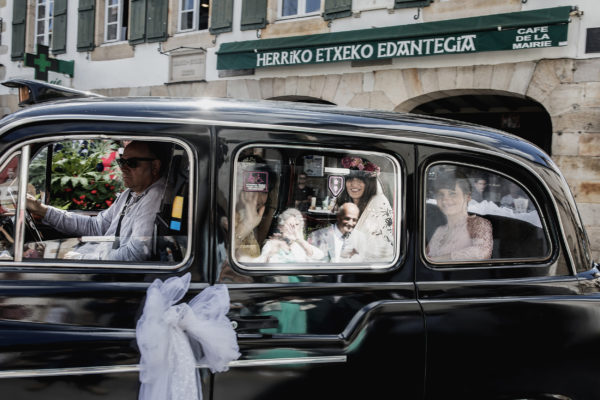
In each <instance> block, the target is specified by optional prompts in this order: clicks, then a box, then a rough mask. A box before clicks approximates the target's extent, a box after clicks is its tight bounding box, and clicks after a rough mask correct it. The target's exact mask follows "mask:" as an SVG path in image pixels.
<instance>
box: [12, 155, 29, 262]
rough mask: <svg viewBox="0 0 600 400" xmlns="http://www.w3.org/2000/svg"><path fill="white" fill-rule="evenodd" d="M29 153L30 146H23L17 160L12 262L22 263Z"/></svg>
mask: <svg viewBox="0 0 600 400" xmlns="http://www.w3.org/2000/svg"><path fill="white" fill-rule="evenodd" d="M30 153H31V146H30V145H29V144H25V145H24V146H23V147H21V158H20V159H19V182H18V186H19V189H18V195H17V207H16V209H15V220H14V224H15V226H14V228H15V245H14V249H15V254H14V258H13V260H12V262H21V261H23V245H24V244H25V213H26V212H27V209H26V199H27V197H26V194H27V184H28V183H29V179H28V175H29V157H30Z"/></svg>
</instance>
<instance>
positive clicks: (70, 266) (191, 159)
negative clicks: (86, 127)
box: [0, 133, 196, 271]
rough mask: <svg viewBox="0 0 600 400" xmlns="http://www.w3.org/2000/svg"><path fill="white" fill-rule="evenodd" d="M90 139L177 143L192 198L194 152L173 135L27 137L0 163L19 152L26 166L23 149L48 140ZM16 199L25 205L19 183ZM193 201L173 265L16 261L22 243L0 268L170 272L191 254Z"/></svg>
mask: <svg viewBox="0 0 600 400" xmlns="http://www.w3.org/2000/svg"><path fill="white" fill-rule="evenodd" d="M92 138H93V139H99V140H100V139H101V140H146V141H160V142H169V143H174V144H177V145H179V146H181V147H182V148H183V149H184V151H185V152H186V155H187V157H188V160H189V162H190V177H189V179H190V183H191V184H190V185H189V189H188V196H190V197H189V198H190V199H191V200H195V192H196V181H195V179H196V178H195V176H196V175H195V169H196V162H195V161H196V159H195V157H194V152H193V151H192V149H191V147H190V146H189V145H188V144H187V143H186V142H185V141H183V140H181V139H178V138H174V137H164V136H131V135H106V134H93V133H89V134H78V135H56V136H49V137H43V138H36V139H30V140H27V141H24V142H22V143H19V144H17V145H15V146H12V147H10V148H9V149H8V150H7V151H6V152H5V154H3V155H2V156H1V157H0V164H4V163H5V162H7V161H8V159H9V158H11V157H12V156H13V155H14V154H16V153H17V152H19V153H21V155H22V157H21V160H20V162H25V163H26V165H27V166H29V162H30V160H29V158H30V155H29V154H27V155H26V154H25V150H24V149H25V148H27V149H29V148H30V145H31V144H35V143H50V142H57V141H61V140H80V139H92ZM21 169H22V170H23V171H19V178H20V179H21V181H23V182H24V185H26V184H27V182H29V179H28V176H29V168H21ZM22 174H23V175H24V177H25V178H24V179H23V175H22ZM19 184H20V183H19ZM25 187H26V186H25ZM18 201H19V204H20V202H21V201H23V205H24V204H25V189H23V190H21V187H20V186H19V198H18ZM193 204H195V201H188V232H187V237H188V243H187V246H186V252H185V254H184V255H183V258H182V260H181V262H179V263H177V264H173V265H168V266H164V265H159V264H156V263H155V262H152V261H147V262H143V263H142V262H138V263H134V262H126V263H121V264H118V263H117V262H94V261H95V260H86V262H81V261H78V262H76V261H74V262H64V261H63V260H46V259H35V260H34V261H22V260H17V254H18V253H20V254H21V255H22V247H23V246H22V245H21V251H18V248H17V251H16V253H15V259H14V260H0V269H1V268H2V267H6V266H10V267H14V266H16V265H18V266H19V267H35V268H37V269H41V268H55V267H60V268H68V269H73V268H87V269H91V268H93V269H139V270H144V271H147V270H165V271H170V270H176V269H179V268H181V267H182V266H184V265H185V264H186V263H187V262H188V260H189V259H190V257H191V254H192V248H191V247H192V244H193V243H194V230H193V229H192V226H193V224H192V221H193ZM23 217H24V216H23ZM17 222H20V219H18V220H17ZM19 226H22V227H23V228H24V225H23V224H22V223H18V224H17V225H16V226H15V228H16V230H18V227H19ZM23 233H24V232H23ZM15 236H16V238H15V240H16V239H17V238H18V231H17V234H16V235H15Z"/></svg>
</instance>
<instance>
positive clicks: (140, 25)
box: [129, 0, 146, 44]
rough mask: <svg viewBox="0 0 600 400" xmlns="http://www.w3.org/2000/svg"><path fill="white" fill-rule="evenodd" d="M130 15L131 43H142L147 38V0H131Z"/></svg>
mask: <svg viewBox="0 0 600 400" xmlns="http://www.w3.org/2000/svg"><path fill="white" fill-rule="evenodd" d="M129 15H130V19H129V22H130V27H129V43H131V44H137V43H142V42H143V41H144V40H145V39H146V0H131V8H130V10H129Z"/></svg>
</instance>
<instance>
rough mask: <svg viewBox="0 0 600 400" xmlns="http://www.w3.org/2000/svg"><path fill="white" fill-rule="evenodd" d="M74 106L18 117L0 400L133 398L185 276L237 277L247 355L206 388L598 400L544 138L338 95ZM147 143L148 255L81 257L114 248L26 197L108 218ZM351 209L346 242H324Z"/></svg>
mask: <svg viewBox="0 0 600 400" xmlns="http://www.w3.org/2000/svg"><path fill="white" fill-rule="evenodd" d="M31 93H32V92H31V91H30V94H31ZM25 94H27V90H25ZM66 97H75V98H72V99H63V100H60V101H51V102H45V103H42V104H37V105H33V106H30V107H28V108H25V109H23V110H21V111H19V112H16V113H14V114H11V115H9V116H7V117H5V118H4V119H3V120H2V121H1V122H0V182H2V183H0V206H1V208H0V218H1V224H2V225H1V227H0V274H1V276H2V278H1V280H0V339H1V340H0V393H3V394H2V398H7V399H21V398H36V399H54V398H77V399H87V398H90V399H95V398H99V397H105V398H111V399H134V398H136V397H137V395H138V390H139V385H140V384H139V380H138V371H139V359H140V353H139V350H138V348H137V344H136V336H135V326H136V321H137V320H138V319H139V318H140V315H141V313H142V309H143V305H144V300H145V296H146V290H147V288H148V286H149V285H150V283H151V282H152V281H153V280H154V279H156V278H159V279H161V280H164V279H166V278H169V277H172V276H181V275H183V274H186V273H188V272H190V273H191V275H192V283H191V286H190V290H189V292H188V293H187V295H186V298H185V299H190V298H192V297H193V296H194V295H196V294H197V293H199V292H200V291H201V290H203V289H204V288H206V287H208V286H211V285H213V284H217V283H225V284H226V285H227V288H228V290H229V295H230V298H231V305H230V312H229V317H230V319H231V321H232V324H233V326H234V327H235V329H236V332H237V339H238V344H239V346H240V352H241V357H240V358H239V359H238V360H236V361H233V362H231V363H230V369H229V371H227V372H223V373H219V374H212V373H211V372H210V371H209V370H208V369H206V368H205V366H203V365H199V366H198V368H200V375H201V380H202V392H203V395H204V399H212V400H222V399H307V398H311V399H321V398H322V399H338V398H339V399H359V398H360V399H371V398H373V399H375V398H377V399H387V398H399V399H597V398H600V389H598V384H597V380H598V377H599V376H600V363H599V361H598V360H600V350H599V349H600V295H599V293H600V272H599V271H598V269H597V267H598V266H597V264H595V263H594V262H593V260H592V258H591V252H590V249H589V244H588V239H587V237H586V233H585V230H584V227H583V224H582V222H581V220H580V217H579V215H578V212H577V209H576V206H575V202H574V200H573V197H572V195H571V193H570V191H569V188H568V186H567V184H566V182H565V180H564V178H563V177H562V175H561V173H560V171H559V170H558V169H557V167H556V165H555V164H554V163H553V162H552V160H551V159H550V157H548V155H546V154H544V153H543V152H542V151H541V150H539V149H538V148H536V147H535V146H533V145H531V144H529V143H527V142H525V141H523V140H520V139H519V138H516V137H514V136H511V135H509V134H506V133H503V132H499V131H494V130H491V129H487V128H483V127H479V126H473V125H466V124H462V123H457V122H453V121H448V120H442V119H434V118H425V117H421V116H415V115H402V114H394V113H382V112H375V111H364V110H360V111H359V110H350V109H343V108H337V107H333V106H317V105H306V104H299V103H284V102H268V101H262V102H260V101H256V102H253V101H235V100H217V99H164V98H120V99H119V98H103V97H86V96H85V95H82V98H77V97H79V96H78V95H76V94H75V95H74V96H66ZM132 140H138V141H154V142H160V143H162V144H163V145H164V151H165V154H164V156H165V157H166V158H165V159H166V160H167V165H168V168H167V169H166V171H165V179H166V182H167V185H166V189H165V191H164V196H163V199H162V203H161V205H160V211H159V212H158V213H157V215H156V217H155V222H154V227H155V228H154V234H153V237H152V246H151V247H152V248H151V251H150V252H149V254H148V257H147V258H146V259H143V260H124V261H118V260H108V259H103V257H102V255H100V256H98V257H97V258H96V259H95V260H92V259H90V260H88V259H71V258H69V257H68V254H69V253H70V252H72V251H73V250H74V249H77V248H78V246H81V244H82V243H85V242H90V241H91V242H93V241H102V240H108V239H106V238H102V237H69V236H67V235H64V234H62V233H60V232H58V231H57V230H55V229H53V228H52V227H51V226H48V225H47V224H44V223H43V221H41V220H40V219H39V218H36V217H35V216H32V215H30V214H29V213H28V212H26V210H25V202H26V200H25V199H26V194H29V195H32V196H35V197H37V198H38V199H39V201H42V202H44V203H46V204H52V205H54V206H55V207H57V208H62V209H65V210H70V211H71V212H74V213H83V214H89V215H91V216H93V215H95V214H97V213H98V212H100V211H101V210H103V209H106V208H107V207H109V206H110V205H111V204H112V203H113V202H114V201H115V198H116V196H117V194H118V192H119V191H120V190H121V189H122V183H121V180H120V177H119V174H120V171H119V168H118V167H117V166H116V163H115V162H114V159H115V157H118V156H119V153H120V152H121V151H122V149H123V147H124V146H125V145H126V144H127V143H128V142H129V141H132ZM353 184H355V185H356V188H355V187H353V186H352V185H353ZM361 185H362V186H361ZM469 190H471V191H472V192H468V191H469ZM344 196H346V197H344ZM344 199H345V200H344ZM346 202H349V203H352V204H357V205H358V209H359V213H360V218H358V220H356V219H355V220H354V223H355V224H356V225H352V226H351V228H353V231H352V233H351V234H350V236H349V237H350V238H352V237H353V236H357V237H358V238H359V239H360V240H356V241H355V243H354V244H353V246H354V248H353V249H352V250H351V251H350V252H349V253H344V251H343V248H344V247H343V246H345V243H346V242H345V241H340V240H346V239H347V235H341V236H338V237H337V239H336V240H337V241H335V240H334V239H332V238H333V236H327V235H329V234H333V233H335V232H336V231H335V230H336V229H338V231H340V228H339V226H338V225H337V224H338V222H337V221H338V219H337V214H338V213H340V211H339V210H341V209H343V208H344V207H343V205H344V204H345V203H346ZM348 208H350V206H348ZM290 221H293V224H292V225H290ZM290 226H291V228H290ZM328 230H331V232H329V231H328ZM354 232H358V233H356V235H355V233H354ZM286 235H287V236H286ZM290 235H291V236H292V239H290ZM340 238H342V239H340ZM328 241H330V243H329V242H328ZM336 246H337V247H336ZM185 299H184V300H185Z"/></svg>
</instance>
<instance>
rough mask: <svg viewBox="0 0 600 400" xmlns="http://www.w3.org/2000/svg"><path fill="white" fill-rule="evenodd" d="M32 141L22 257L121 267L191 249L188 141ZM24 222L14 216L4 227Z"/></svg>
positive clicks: (170, 258) (169, 260) (173, 260)
mask: <svg viewBox="0 0 600 400" xmlns="http://www.w3.org/2000/svg"><path fill="white" fill-rule="evenodd" d="M27 146H28V149H29V150H30V153H31V154H32V156H31V157H30V159H29V162H28V184H27V194H26V195H27V200H26V202H25V203H26V205H27V212H26V213H25V218H24V221H23V223H24V229H23V231H24V235H23V239H22V242H21V243H22V245H23V248H22V259H23V260H24V261H28V260H46V261H52V262H56V261H61V262H63V261H65V260H66V262H72V261H73V260H75V261H77V262H79V263H81V262H82V261H81V260H85V262H86V263H87V262H92V263H98V262H100V263H102V264H110V265H112V266H114V264H117V265H116V266H120V267H123V262H124V261H127V262H131V263H139V262H142V263H155V264H160V265H176V264H178V263H180V262H181V261H183V259H184V258H185V257H186V254H187V250H188V236H189V231H188V225H189V224H188V218H189V215H190V212H189V203H190V201H189V197H190V193H189V186H190V185H189V172H190V162H189V155H190V154H191V152H190V151H188V150H186V149H185V148H184V147H183V146H181V145H179V144H176V143H173V142H170V141H166V140H165V141H159V142H157V141H148V140H146V141H144V140H143V139H141V140H119V139H99V138H85V139H74V140H60V141H48V142H45V143H37V142H36V143H33V144H30V145H27ZM24 154H25V153H24ZM11 165H12V164H11V163H10V162H9V163H8V164H7V165H6V167H5V169H6V170H7V175H8V174H9V173H8V171H9V168H10V167H11ZM15 174H16V171H15ZM13 186H14V187H15V190H14V194H15V198H16V193H17V191H18V189H17V188H16V185H14V184H11V187H13ZM1 190H2V189H0V191H1ZM24 195H25V194H21V193H19V196H24ZM6 202H7V203H10V202H8V200H7V201H6ZM15 204H16V203H15ZM11 209H12V210H14V206H11ZM12 213H13V215H14V211H12ZM18 223H19V222H18V221H17V222H15V218H14V217H13V218H11V219H10V223H7V224H6V227H5V230H7V231H9V230H10V232H13V231H14V226H15V224H18ZM1 231H2V230H1V229H0V232H1ZM13 239H14V238H13ZM7 241H8V242H9V243H10V241H9V240H8V239H7ZM14 243H16V241H14V240H13V244H14ZM1 252H2V250H0V260H1V259H2V253H1ZM13 255H14V253H11V256H13ZM128 267H129V265H128Z"/></svg>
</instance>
